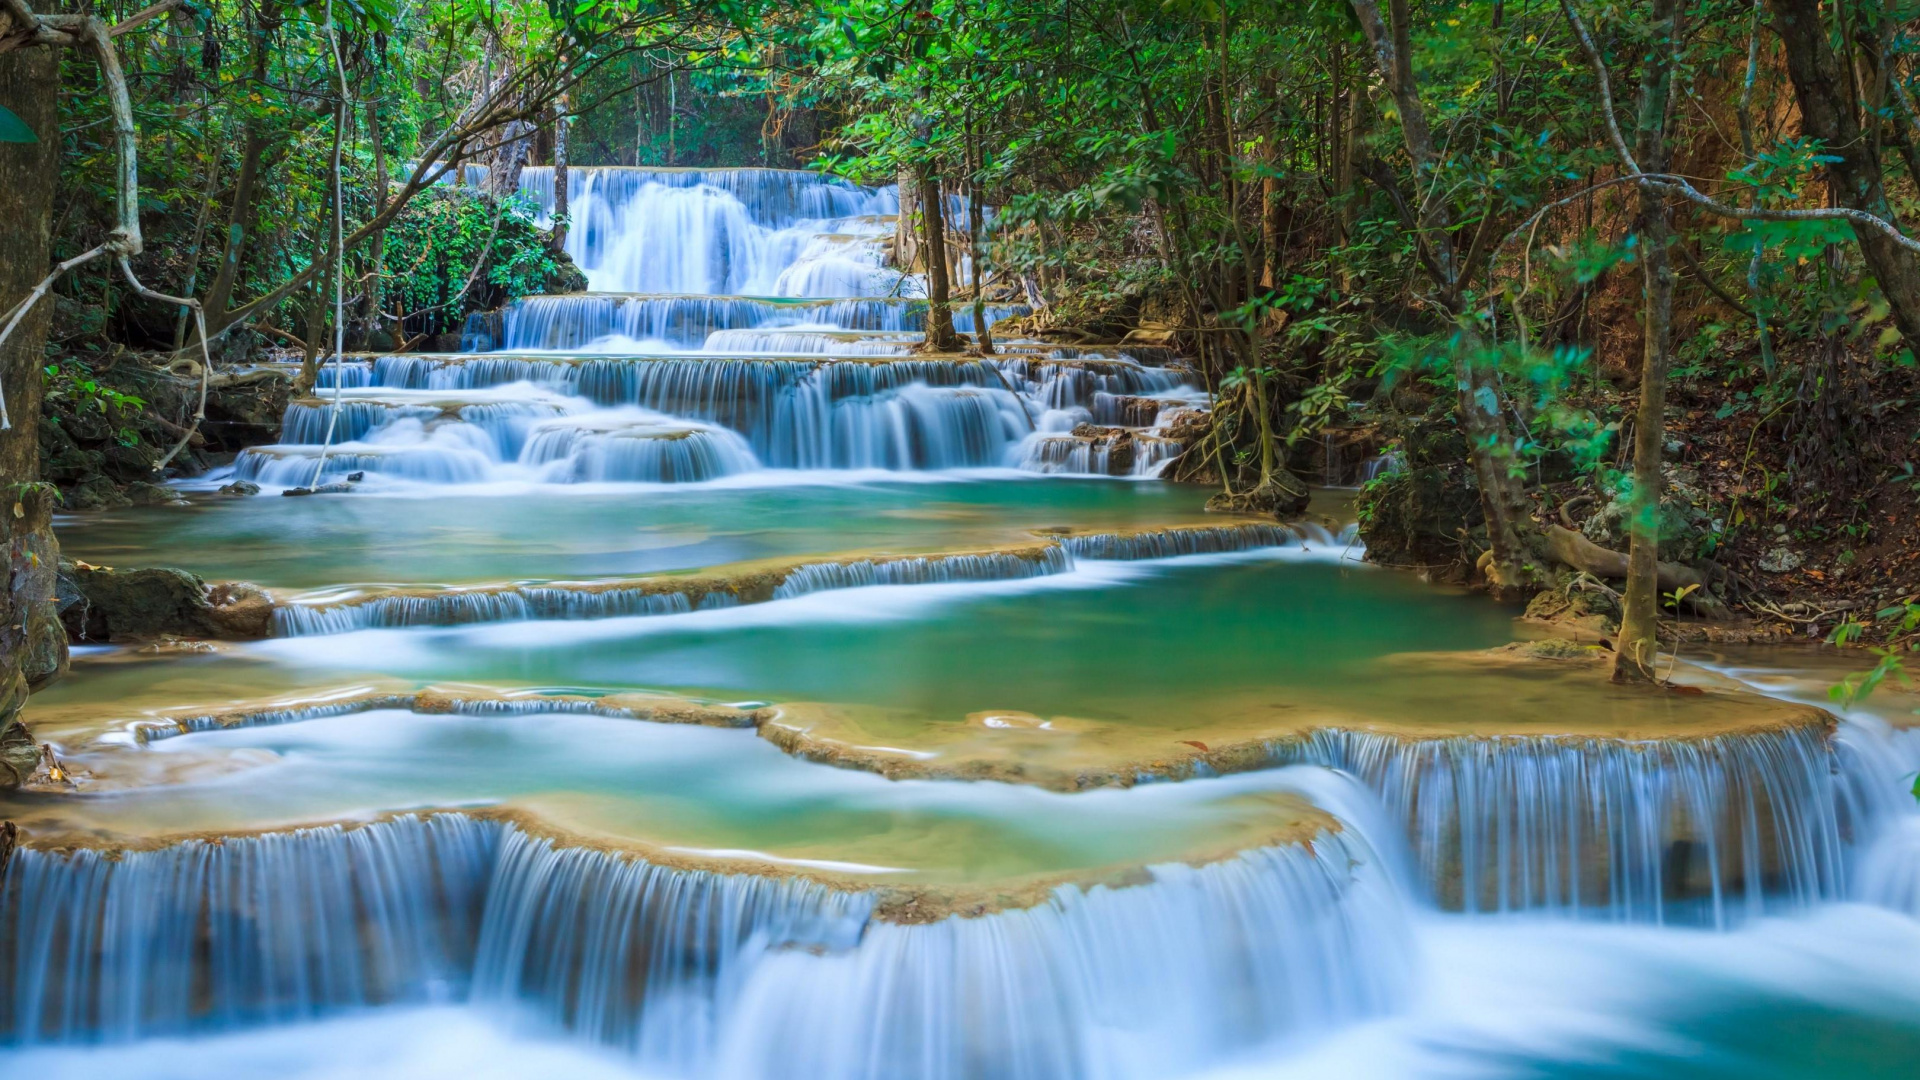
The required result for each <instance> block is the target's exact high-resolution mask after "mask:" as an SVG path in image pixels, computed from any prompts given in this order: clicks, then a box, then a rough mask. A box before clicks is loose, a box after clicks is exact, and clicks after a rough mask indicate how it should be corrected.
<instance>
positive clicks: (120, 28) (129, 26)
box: [107, 0, 185, 37]
mask: <svg viewBox="0 0 1920 1080" xmlns="http://www.w3.org/2000/svg"><path fill="white" fill-rule="evenodd" d="M184 2H185V0H160V2H159V3H157V4H154V5H153V6H152V7H147V8H142V9H141V10H139V11H136V12H134V13H133V14H131V15H129V16H127V17H126V18H124V19H121V20H120V21H119V22H117V23H114V24H113V28H112V29H110V30H108V31H107V36H108V37H119V36H120V35H121V34H125V33H127V32H129V31H132V30H137V29H139V28H140V26H141V24H142V23H146V22H150V21H152V20H154V19H157V18H159V17H160V16H162V15H165V14H166V13H167V12H169V11H172V10H173V9H175V8H177V7H179V6H180V5H181V4H182V3H184Z"/></svg>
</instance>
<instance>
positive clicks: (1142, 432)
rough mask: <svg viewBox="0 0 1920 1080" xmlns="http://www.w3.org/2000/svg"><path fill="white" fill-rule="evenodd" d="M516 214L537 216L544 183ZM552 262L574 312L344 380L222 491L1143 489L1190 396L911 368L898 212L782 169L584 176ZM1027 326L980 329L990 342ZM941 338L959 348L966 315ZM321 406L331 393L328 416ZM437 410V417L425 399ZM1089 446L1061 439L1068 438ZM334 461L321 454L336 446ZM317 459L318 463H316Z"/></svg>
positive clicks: (533, 301) (297, 411) (1192, 401)
mask: <svg viewBox="0 0 1920 1080" xmlns="http://www.w3.org/2000/svg"><path fill="white" fill-rule="evenodd" d="M521 184H522V193H523V194H524V195H526V196H527V197H528V199H529V201H530V202H531V203H532V204H533V205H534V207H535V208H536V210H537V212H538V216H539V217H540V219H541V220H543V221H544V220H545V217H546V215H547V214H550V213H551V210H552V202H553V192H552V185H553V175H552V170H551V169H528V170H526V171H525V173H524V174H523V176H522V181H521ZM570 185H571V187H570V204H569V205H570V213H571V216H572V220H573V225H572V227H571V228H570V230H569V232H568V238H567V250H568V252H569V254H570V255H571V256H572V257H573V258H574V260H575V261H576V263H578V265H579V266H580V267H581V268H582V270H584V271H585V272H586V274H587V277H588V280H589V283H590V285H591V287H592V288H593V289H594V290H595V291H593V292H590V293H584V294H578V295H570V296H535V297H527V298H524V299H522V300H519V301H517V302H515V303H514V304H512V305H511V306H509V307H508V308H507V309H506V310H505V311H504V312H501V313H499V314H497V315H494V316H479V315H476V316H474V317H473V319H472V320H471V321H470V325H469V328H468V332H467V333H466V334H465V336H464V338H465V341H466V342H467V343H468V346H467V347H468V348H469V349H470V350H473V351H471V352H468V353H464V354H459V355H440V356H422V355H402V356H387V357H381V358H379V359H378V360H377V361H374V362H371V363H369V362H366V361H352V362H350V363H346V364H344V365H341V366H339V367H338V370H330V371H328V372H326V373H324V374H323V376H322V378H321V380H320V382H319V386H318V387H317V391H318V398H317V399H316V400H312V401H305V402H296V403H294V404H293V405H292V406H291V407H290V408H289V409H288V411H287V416H286V424H285V434H284V437H283V442H282V443H281V444H280V445H276V446H265V447H255V448H253V449H250V450H248V451H246V452H245V453H243V454H242V455H241V456H240V458H239V460H238V461H237V462H236V463H235V466H234V470H233V477H234V478H237V479H241V480H250V481H254V482H257V483H260V484H262V485H264V486H268V487H274V488H289V487H298V486H304V485H308V484H311V483H314V482H316V481H318V482H321V483H335V482H339V481H342V480H346V479H348V478H349V477H353V476H355V475H356V474H357V475H359V476H360V477H362V478H364V479H365V480H367V481H368V482H369V483H370V484H371V485H372V486H374V487H380V486H383V485H384V486H393V485H396V484H399V485H429V486H436V487H445V486H452V485H463V486H474V485H480V484H486V483H495V482H500V481H525V482H537V483H556V484H568V483H588V482H592V483H670V484H685V483H699V482H703V481H711V480H716V479H721V478H725V477H738V476H741V475H743V474H754V473H759V472H762V471H766V470H781V471H786V470H850V469H878V470H893V471H930V470H955V469H981V468H1004V469H1022V470H1025V471H1029V472H1035V473H1069V474H1079V475H1108V476H1141V477H1144V476H1152V475H1155V474H1157V473H1158V472H1159V470H1160V469H1161V468H1163V467H1164V466H1165V465H1166V463H1167V462H1168V461H1170V460H1171V459H1172V458H1173V457H1174V456H1175V455H1176V454H1177V452H1178V449H1179V447H1178V445H1177V444H1176V443H1174V442H1172V441H1171V440H1168V439H1165V438H1162V437H1159V436H1158V435H1157V434H1156V433H1157V432H1158V431H1159V430H1160V429H1161V428H1162V427H1163V426H1164V424H1165V423H1167V422H1169V421H1170V420H1171V419H1172V418H1173V417H1174V416H1175V415H1176V413H1177V412H1178V410H1180V409H1185V408H1193V407H1204V405H1205V402H1206V395H1205V393H1204V392H1202V391H1200V390H1199V389H1197V388H1195V387H1194V386H1193V385H1191V381H1190V376H1189V375H1188V373H1187V372H1185V371H1184V369H1180V368H1175V367H1168V366H1164V365H1165V358H1164V357H1163V356H1162V355H1160V354H1159V353H1152V352H1149V353H1143V354H1141V355H1143V356H1146V357H1147V359H1148V360H1149V361H1150V362H1142V360H1141V359H1140V358H1139V357H1137V356H1135V355H1131V354H1128V353H1125V352H1106V353H1099V352H1086V353H1083V352H1082V351H1080V350H1076V349H1062V348H1052V347H1048V346H1045V345H1043V344H1040V343H1038V342H1024V343H1019V342H1016V343H1013V344H1012V345H1010V346H1009V348H1010V349H1011V350H1013V351H1011V352H1009V353H1008V354H1007V355H1005V356H1001V357H993V358H989V359H986V360H967V359H951V358H949V359H925V360H921V359H910V358H908V356H907V354H909V353H910V352H911V351H912V349H913V348H914V346H915V345H916V343H917V342H918V341H919V339H920V338H921V337H922V331H923V330H924V328H925V323H926V302H925V301H924V300H923V299H920V297H922V296H923V295H924V285H923V283H922V281H921V279H920V276H919V275H916V274H911V273H902V272H900V271H898V270H895V269H892V268H890V267H888V265H887V251H888V245H889V244H890V243H891V240H892V236H893V230H894V216H895V215H896V214H897V213H898V211H899V200H898V198H897V197H896V195H895V193H894V191H893V189H892V188H890V187H885V188H866V187H860V186H858V185H855V184H851V183H848V182H847V181H844V180H840V179H838V178H835V177H829V176H822V175H819V174H815V173H806V172H795V171H789V170H778V169H715V170H684V169H622V168H579V169H574V170H572V173H571V179H570ZM1026 310H1027V309H1026V308H1025V307H1024V306H1021V305H1017V304H1010V303H1003V302H995V303H990V304H987V305H986V307H985V310H984V315H985V320H984V321H985V322H986V324H987V325H989V326H990V325H992V324H993V323H994V322H997V321H999V320H1001V319H1005V318H1008V317H1011V316H1014V315H1018V314H1022V313H1024V312H1025V311H1026ZM953 317H954V322H955V325H956V327H957V328H958V329H960V330H961V332H963V333H970V332H971V331H972V330H973V318H974V314H973V311H972V308H971V306H970V305H966V304H962V305H957V306H956V307H955V309H954V312H953ZM335 388H339V389H342V390H344V391H345V393H343V394H340V395H338V397H337V399H336V395H335V394H334V393H332V391H333V390H334V389H335ZM429 392H431V393H429ZM1081 424H1094V425H1100V430H1099V431H1093V430H1091V429H1089V431H1088V432H1087V433H1082V434H1078V435H1076V434H1074V428H1075V426H1076V425H1081ZM329 431H331V432H332V435H331V437H329V435H328V432H329ZM323 459H324V462H323Z"/></svg>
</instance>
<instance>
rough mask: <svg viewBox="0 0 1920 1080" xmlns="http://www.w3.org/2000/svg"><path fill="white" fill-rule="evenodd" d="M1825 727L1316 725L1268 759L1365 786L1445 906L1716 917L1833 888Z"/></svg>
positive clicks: (1838, 870)
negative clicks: (1539, 730)
mask: <svg viewBox="0 0 1920 1080" xmlns="http://www.w3.org/2000/svg"><path fill="white" fill-rule="evenodd" d="M1827 735H1828V732H1827V728H1826V727H1825V726H1824V724H1802V725H1798V726H1794V727H1789V728H1785V729H1782V730H1770V731H1756V732H1752V733H1742V734H1728V735H1716V736H1712V737H1708V738H1701V739H1686V738H1670V739H1661V740H1653V741H1644V742H1642V741H1628V740H1619V739H1599V738H1579V737H1526V736H1478V737H1459V738H1440V739H1414V738H1402V737H1398V736H1393V735H1385V734H1374V733H1369V732H1362V731H1344V730H1322V731H1316V732H1314V733H1312V734H1311V735H1309V736H1307V737H1304V738H1302V739H1299V740H1295V741H1287V742H1280V743H1276V744H1274V746H1273V754H1274V757H1275V759H1276V760H1278V761H1282V762H1288V763H1311V764H1318V765H1325V766H1328V767H1330V768H1335V769H1341V770H1344V771H1346V772H1349V773H1351V774H1353V775H1354V776H1356V777H1358V778H1359V779H1360V781H1361V782H1362V783H1363V784H1365V785H1366V786H1368V787H1370V788H1372V789H1373V790H1374V791H1375V792H1376V793H1377V794H1378V796H1379V797H1380V799H1381V800H1382V801H1383V802H1384V803H1385V804H1386V807H1387V811H1388V813H1389V815H1390V816H1392V817H1394V818H1397V819H1398V820H1399V821H1400V822H1402V823H1403V824H1404V826H1405V828H1406V830H1407V836H1408V840H1409V842H1410V844H1411V846H1412V848H1413V851H1414V852H1415V855H1416V858H1417V859H1418V861H1419V864H1420V870H1421V871H1422V877H1423V879H1424V880H1425V881H1426V882H1427V883H1428V884H1429V887H1430V888H1432V889H1433V891H1434V893H1435V895H1436V899H1438V900H1439V902H1440V903H1441V904H1442V905H1443V906H1446V907H1450V908H1455V909H1464V910H1468V911H1486V912H1495V911H1522V910H1557V911H1566V912H1578V913H1590V914H1593V915H1597V916H1600V917H1604V918H1613V919H1622V920H1638V921H1664V920H1678V921H1688V922H1705V923H1711V924H1714V925H1724V924H1726V923H1728V922H1731V921H1734V920H1735V919H1737V918H1741V917H1744V916H1749V915H1753V914H1758V913H1760V912H1761V911H1762V910H1764V909H1765V908H1766V906H1767V905H1768V904H1769V903H1773V902H1778V903H1784V904H1788V905H1793V906H1803V905H1806V904H1810V903H1813V902H1815V901H1818V900H1821V899H1827V898H1831V897H1833V896H1835V895H1838V894H1839V892H1840V889H1841V882H1842V867H1841V853H1842V847H1841V835H1840V829H1839V826H1838V822H1837V819H1836V803H1835V794H1836V793H1835V790H1834V785H1833V782H1832V777H1831V773H1832V763H1831V757H1830V755H1829V752H1828V747H1827Z"/></svg>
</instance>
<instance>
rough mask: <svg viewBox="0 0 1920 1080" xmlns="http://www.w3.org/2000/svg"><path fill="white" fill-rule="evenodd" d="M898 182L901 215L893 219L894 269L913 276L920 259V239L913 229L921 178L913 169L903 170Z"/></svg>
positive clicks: (918, 203)
mask: <svg viewBox="0 0 1920 1080" xmlns="http://www.w3.org/2000/svg"><path fill="white" fill-rule="evenodd" d="M898 180H899V184H898V187H899V190H900V214H899V216H898V217H896V218H894V219H893V267H894V269H896V270H899V271H900V272H901V273H903V274H911V273H913V271H914V268H915V265H916V264H917V263H918V262H919V259H920V238H919V237H918V236H917V235H916V234H915V232H914V228H913V218H914V215H915V214H917V213H919V207H920V194H919V193H920V178H919V177H918V176H916V175H915V174H914V172H913V170H911V169H901V170H900V174H899V177H898Z"/></svg>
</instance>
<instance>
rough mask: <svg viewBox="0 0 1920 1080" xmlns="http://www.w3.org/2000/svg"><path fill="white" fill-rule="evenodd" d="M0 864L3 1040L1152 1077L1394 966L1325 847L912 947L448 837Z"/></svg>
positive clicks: (620, 872) (1392, 912)
mask: <svg viewBox="0 0 1920 1080" xmlns="http://www.w3.org/2000/svg"><path fill="white" fill-rule="evenodd" d="M16 859H17V862H16V871H15V872H14V873H13V874H11V875H9V879H8V884H7V888H6V890H5V891H4V892H3V893H0V986H4V987H6V988H7V991H8V998H7V1001H8V1002H9V1005H8V1008H7V1009H6V1010H5V1011H4V1012H3V1013H0V1024H4V1027H0V1038H4V1039H5V1040H6V1041H10V1042H14V1043H22V1042H25V1043H33V1042H58V1041H85V1040H101V1039H104V1040H121V1039H130V1038H136V1037H141V1036H149V1035H160V1034H168V1035H171V1034H179V1033H181V1032H186V1031H194V1030H224V1029H229V1028H233V1027H238V1026H244V1025H253V1024H259V1023H265V1022H273V1021H280V1020H288V1019H294V1018H303V1017H311V1016H319V1015H324V1014H327V1013H329V1012H335V1011H339V1010H341V1009H347V1008H353V1007H358V1006H366V1005H372V1004H381V1003H388V1002H399V1001H438V1000H473V1001H503V1002H514V1003H518V1004H521V1005H524V1006H527V1007H530V1008H531V1009H532V1010H533V1011H534V1012H535V1013H536V1014H538V1015H541V1016H544V1017H545V1018H547V1019H548V1020H550V1021H551V1022H553V1023H555V1024H557V1025H559V1026H562V1027H564V1028H566V1029H568V1030H570V1031H572V1032H573V1033H575V1034H576V1035H577V1036H578V1037H580V1038H582V1039H586V1040H589V1041H592V1042H596V1043H601V1044H606V1045H611V1046H615V1047H620V1048H623V1049H625V1050H627V1051H629V1052H630V1053H632V1054H634V1055H635V1056H637V1057H638V1058H639V1060H640V1061H641V1062H642V1063H643V1064H644V1065H647V1066H651V1067H655V1068H659V1069H662V1070H664V1071H670V1072H673V1073H677V1074H683V1075H684V1074H704V1075H714V1076H726V1077H729V1078H733V1077H745V1078H751V1077H778V1076H793V1075H847V1076H874V1077H882V1076H900V1075H908V1074H912V1075H926V1076H932V1077H942V1076H955V1077H959V1076H986V1075H991V1076H1009V1077H1024V1076H1034V1077H1039V1076H1088V1077H1133V1076H1156V1075H1164V1074H1165V1073H1164V1071H1163V1070H1165V1069H1170V1068H1173V1067H1176V1066H1189V1067H1190V1066H1193V1065H1197V1064H1201V1063H1204V1062H1206V1061H1208V1060H1214V1059H1218V1058H1220V1057H1223V1056H1226V1055H1228V1054H1231V1053H1233V1052H1234V1051H1236V1050H1238V1049H1242V1048H1245V1047H1249V1046H1252V1045H1256V1044H1259V1043H1262V1042H1267V1041H1271V1040H1273V1039H1275V1038H1280V1037H1288V1036H1294V1037H1305V1036H1311V1035H1313V1034H1317V1033H1321V1032H1324V1031H1326V1030H1328V1029H1330V1028H1332V1027H1334V1026H1336V1025H1339V1024H1343V1023H1346V1022H1349V1021H1351V1020H1354V1019H1359V1018H1363V1017H1366V1016H1369V1015H1373V1014H1376V1013H1378V1012H1380V1011H1382V1010H1384V1009H1386V1008H1388V1007H1390V1006H1392V1005H1393V1004H1395V1003H1396V1002H1397V1001H1398V1000H1399V999H1400V997H1401V996H1402V994H1403V991H1404V986H1405V984H1406V981H1407V978H1408V976H1409V974H1410V972H1411V963H1412V961H1411V947H1410V944H1409V941H1408V936H1407V923H1406V917H1405V914H1404V912H1403V911H1402V910H1401V908H1400V905H1399V902H1398V900H1397V899H1396V894H1395V892H1394V891H1393V889H1392V887H1391V883H1390V882H1389V881H1388V880H1387V878H1386V876H1385V875H1384V874H1383V872H1382V869H1381V867H1380V866H1379V864H1378V860H1377V858H1376V857H1375V856H1374V855H1373V853H1372V852H1371V850H1370V849H1369V848H1368V847H1367V845H1366V844H1365V843H1364V842H1363V841H1362V840H1360V839H1359V838H1357V837H1354V836H1352V835H1350V834H1349V833H1348V832H1344V831H1343V832H1337V833H1323V834H1321V835H1320V836H1319V837H1317V838H1315V839H1313V840H1312V841H1311V843H1305V844H1298V845H1284V846H1278V847H1268V848H1259V849H1255V850H1252V851H1249V852H1246V853H1243V854H1241V855H1238V856H1234V857H1231V858H1227V859H1224V860H1222V861H1219V862H1214V863H1210V864H1208V865H1205V866H1200V867H1192V866H1185V865H1179V864H1172V865H1163V866H1155V867H1151V868H1149V869H1147V870H1146V871H1144V872H1143V873H1141V874H1139V875H1136V879H1137V880H1138V882H1139V883H1138V884H1132V885H1129V886H1126V887H1115V886H1108V885H1095V886H1091V887H1087V888H1081V887H1077V886H1061V887H1058V888H1055V889H1053V890H1052V891H1051V892H1048V893H1041V894H1039V895H1037V896H1035V897H1034V898H1033V899H1032V900H1031V901H1030V902H1029V904H1030V906H1024V907H1016V908H1013V909H1009V910H1004V911H999V912H995V913H989V914H981V915H977V916H973V917H966V916H962V915H951V916H947V917H944V918H938V919H936V920H934V921H931V922H924V923H920V922H910V923H898V922H892V921H889V919H890V918H891V916H889V915H888V914H887V912H888V911H889V910H891V908H890V907H888V906H887V905H888V904H891V903H892V902H893V899H894V894H891V893H883V894H875V893H870V892H865V891H843V890H839V889H835V888H829V887H827V886H824V885H821V884H817V883H815V882H812V881H809V880H807V879H805V878H801V877H792V876H763V875H760V874H752V873H723V872H717V871H709V870H701V869H693V868H678V867H671V866H666V865H662V864H659V863H657V862H653V861H649V860H647V859H643V858H639V857H634V856H626V855H621V854H616V853H610V852H605V851H599V850H594V849H587V848H567V847H560V846H558V845H556V844H555V843H553V842H552V841H550V840H545V839H539V838H535V837H532V836H529V835H526V834H524V833H523V832H521V831H520V830H519V829H517V828H515V827H513V826H511V825H507V824H504V823H499V822H495V821H488V820H478V819H474V818H471V817H467V816H463V815H458V814H435V815H431V816H427V817H411V816H409V817H402V818H398V819H394V820H391V821H387V822H382V823H377V824H372V825H366V826H363V827H359V828H352V829H344V828H338V827H333V828H322V829H308V830H300V831H296V832H291V833H283V834H270V835H264V836H258V837H249V838H232V839H228V840H226V841H224V842H221V843H217V844H215V843H206V842H201V841H192V842H188V843H184V844H178V845H174V846H172V847H166V848H161V849H158V850H154V851H146V852H134V853H127V854H125V855H122V856H119V857H117V858H110V857H107V856H103V855H101V854H98V853H95V852H90V851H81V852H76V853H73V854H66V855H62V854H54V853H45V852H38V851H31V850H29V851H23V852H21V853H20V854H19V855H18V856H16ZM926 903H927V901H926V898H925V897H920V898H918V899H914V900H912V901H911V902H909V903H908V904H907V906H906V907H905V908H903V909H902V910H906V911H922V910H925V908H926ZM1102 1031H1110V1032H1132V1033H1134V1034H1135V1035H1136V1036H1137V1038H1133V1039H1126V1038H1122V1039H1119V1040H1117V1041H1115V1042H1113V1043H1110V1044H1109V1043H1106V1042H1104V1040H1100V1039H1097V1038H1095V1037H1094V1036H1096V1035H1098V1034H1099V1033H1100V1032H1102Z"/></svg>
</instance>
